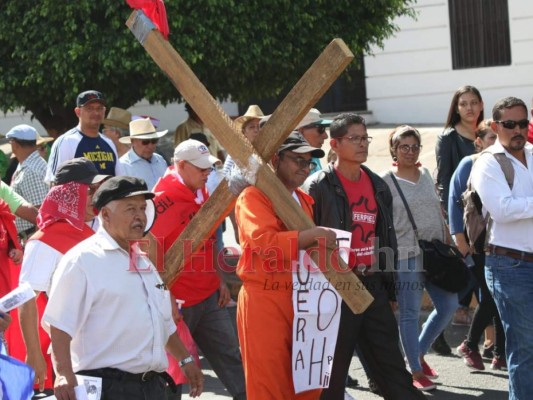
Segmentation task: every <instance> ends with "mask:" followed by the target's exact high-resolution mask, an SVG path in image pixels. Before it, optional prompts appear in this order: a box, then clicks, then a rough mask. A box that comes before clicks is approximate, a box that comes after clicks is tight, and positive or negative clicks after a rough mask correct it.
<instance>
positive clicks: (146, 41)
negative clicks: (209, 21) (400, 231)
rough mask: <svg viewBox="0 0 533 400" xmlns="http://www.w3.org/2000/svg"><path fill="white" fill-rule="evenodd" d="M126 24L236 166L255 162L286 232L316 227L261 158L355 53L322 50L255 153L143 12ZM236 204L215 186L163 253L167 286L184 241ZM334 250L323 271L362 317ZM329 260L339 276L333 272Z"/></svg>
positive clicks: (364, 298) (199, 235) (342, 48)
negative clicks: (335, 266)
mask: <svg viewBox="0 0 533 400" xmlns="http://www.w3.org/2000/svg"><path fill="white" fill-rule="evenodd" d="M126 25H127V26H128V27H129V28H130V30H131V31H132V33H133V34H134V35H135V37H136V38H137V39H138V40H139V41H140V42H141V44H142V45H143V46H144V48H145V49H146V51H147V52H148V53H149V54H150V56H151V57H152V58H153V60H154V61H155V62H156V64H157V65H158V66H159V67H160V68H161V70H162V71H163V72H164V73H165V74H166V75H167V76H168V78H169V79H170V80H171V82H172V83H173V84H174V86H175V87H176V88H177V89H178V90H179V92H180V93H181V95H182V96H183V98H184V99H185V100H186V101H187V102H188V103H189V104H190V105H191V106H192V108H193V109H194V110H195V112H196V114H198V116H200V118H201V119H202V121H203V122H204V123H205V124H206V125H207V126H208V127H209V128H210V130H211V132H212V133H213V134H214V135H215V137H216V138H217V139H218V141H219V142H220V143H221V144H222V146H223V147H224V148H225V149H226V151H227V152H228V153H229V154H230V155H231V156H232V157H233V159H234V160H235V162H236V163H237V164H238V165H239V166H244V167H247V166H249V165H250V161H251V160H252V159H253V163H255V164H258V165H259V167H258V169H257V182H256V186H257V187H258V188H259V189H261V190H262V191H263V192H264V193H265V194H266V195H267V196H268V197H269V198H270V199H272V203H273V207H274V210H275V212H276V214H277V215H278V216H279V217H280V219H281V220H282V221H283V222H284V224H285V226H286V227H287V228H288V229H289V230H298V231H301V230H305V229H309V228H312V227H313V226H315V225H314V223H313V221H311V219H310V218H309V217H308V216H307V215H306V214H305V212H304V211H303V210H302V208H301V207H300V206H299V205H298V204H297V202H296V201H295V200H294V198H293V197H292V196H291V194H290V193H289V192H288V191H287V190H286V188H285V187H284V186H283V184H282V183H281V182H280V181H279V180H278V178H277V177H276V175H275V174H274V172H273V171H272V169H271V168H270V167H269V166H268V165H267V164H266V163H265V162H264V161H263V160H267V161H268V160H269V159H270V158H271V157H272V155H273V154H274V153H275V151H276V150H277V149H278V148H279V146H280V145H281V144H282V143H283V141H284V140H285V138H286V137H287V136H288V135H289V133H290V132H291V131H292V129H293V128H294V127H295V126H296V125H297V123H298V122H299V121H300V120H301V119H302V118H303V117H304V116H305V114H306V113H307V112H308V111H309V109H310V108H311V107H312V106H313V105H314V104H315V103H316V101H317V100H318V99H319V98H320V97H321V96H322V95H323V94H324V93H325V91H326V90H327V89H328V87H329V86H330V85H331V84H332V83H333V81H334V80H335V79H336V78H337V77H338V76H339V75H340V73H341V72H342V71H343V70H344V68H345V67H346V66H347V65H348V64H349V62H350V61H351V60H352V59H353V54H352V53H351V51H350V50H349V49H348V47H347V46H346V44H345V43H344V42H343V41H342V40H341V39H335V40H333V41H332V42H331V43H330V44H329V45H328V46H327V47H326V49H325V50H324V51H323V52H322V54H321V55H320V57H319V58H318V59H317V60H316V61H315V62H314V63H313V65H312V66H311V68H309V70H308V71H307V72H306V73H305V74H304V76H303V77H302V78H301V79H300V81H298V83H297V84H296V86H295V87H294V88H293V89H292V90H291V91H290V92H289V94H288V95H287V97H286V98H285V99H284V100H283V102H282V103H281V104H280V105H279V107H278V108H277V109H276V111H275V112H274V113H273V114H272V116H271V118H270V119H269V120H268V122H267V124H266V125H265V126H264V127H263V128H262V129H261V135H259V136H258V137H257V139H256V141H255V143H254V146H255V150H256V152H254V147H253V146H252V145H251V143H250V142H249V141H248V140H247V139H246V138H245V137H244V135H242V134H241V133H240V132H238V131H237V129H236V127H235V124H234V123H233V121H232V120H231V119H230V118H229V117H228V115H226V113H225V112H224V111H223V110H222V108H221V107H220V105H219V104H218V102H217V101H216V100H215V99H214V98H213V97H212V96H211V95H210V94H209V92H208V91H207V89H206V88H205V86H204V85H203V84H202V83H201V82H200V81H199V80H198V78H197V77H196V76H195V75H194V73H193V71H192V70H191V69H190V68H189V66H188V65H187V64H186V63H185V61H184V60H183V59H182V58H181V56H180V55H179V54H178V53H177V52H176V50H174V48H173V47H172V46H171V45H170V43H169V42H168V41H166V40H165V39H164V38H163V37H162V35H161V33H160V32H159V31H158V30H157V29H156V28H155V26H154V25H153V23H152V22H151V21H150V20H149V19H148V18H147V17H146V16H145V15H144V14H143V13H142V11H139V10H136V11H134V12H133V13H132V14H131V16H130V17H129V18H128V21H127V22H126ZM253 163H252V164H253ZM274 199H275V201H274ZM234 203H235V196H234V195H233V194H231V192H230V191H229V189H228V186H227V185H225V184H220V185H218V187H217V189H216V190H215V192H214V193H213V195H212V196H211V197H210V198H209V200H208V201H207V202H206V204H204V205H203V206H202V208H201V209H200V211H199V212H198V213H197V214H196V215H195V217H194V218H193V219H192V220H191V221H190V223H189V224H188V226H187V227H186V228H185V230H184V231H183V232H182V234H181V235H180V237H179V238H178V239H177V240H176V241H175V242H174V243H173V245H172V246H171V247H170V249H169V250H168V251H167V253H166V255H165V271H164V272H163V274H162V275H163V278H164V280H165V282H166V283H167V285H170V284H172V282H173V281H174V280H175V279H176V278H177V275H178V273H179V272H180V270H181V268H182V264H183V262H184V254H183V248H184V247H183V245H184V243H185V242H188V243H189V245H192V250H196V249H198V248H199V247H200V246H201V244H202V241H203V240H204V239H205V238H207V237H209V235H211V234H212V233H213V232H214V230H215V229H216V227H217V226H218V225H219V224H220V222H221V221H222V220H223V219H224V218H225V217H226V215H227V214H228V213H229V211H230V210H231V209H232V207H233V206H234ZM149 236H150V235H149ZM150 240H151V241H152V246H155V245H156V241H155V239H154V238H153V237H152V238H150ZM334 250H335V249H331V248H328V249H326V257H325V260H326V265H325V268H324V271H323V273H324V275H325V276H326V278H327V279H328V281H329V282H330V283H331V284H332V285H333V287H335V288H336V289H337V291H338V292H339V294H340V295H341V296H342V298H343V300H344V301H345V302H346V303H347V305H348V306H349V307H350V309H351V310H352V311H353V312H354V313H361V312H363V311H364V310H365V309H366V308H367V307H368V305H369V304H370V303H371V302H372V300H373V298H372V296H371V295H370V294H369V293H368V291H367V290H366V288H365V287H364V286H363V285H362V284H361V282H360V281H359V279H358V278H357V277H356V276H355V275H354V274H353V273H352V272H351V271H350V269H349V267H348V266H347V265H346V264H345V263H344V262H343V261H342V260H341V259H340V258H338V260H337V252H335V251H334ZM311 258H312V259H313V260H314V261H315V263H316V264H317V265H320V266H321V267H324V266H323V265H321V264H323V263H321V262H319V259H318V258H319V257H318V254H316V252H313V253H312V254H311ZM332 259H333V260H335V261H336V265H337V268H338V267H339V266H340V269H341V270H342V272H341V271H337V270H335V269H333V268H332V263H331V260H332Z"/></svg>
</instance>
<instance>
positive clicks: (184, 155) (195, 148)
mask: <svg viewBox="0 0 533 400" xmlns="http://www.w3.org/2000/svg"><path fill="white" fill-rule="evenodd" d="M180 160H184V161H189V162H190V163H191V164H193V165H195V166H196V167H198V168H211V167H212V166H213V164H222V162H221V161H220V160H219V159H218V158H216V157H215V156H212V155H211V153H209V149H208V148H207V146H206V145H205V144H203V143H202V142H199V141H198V140H193V139H188V140H185V141H183V142H181V143H180V144H178V145H177V146H176V149H175V150H174V161H180Z"/></svg>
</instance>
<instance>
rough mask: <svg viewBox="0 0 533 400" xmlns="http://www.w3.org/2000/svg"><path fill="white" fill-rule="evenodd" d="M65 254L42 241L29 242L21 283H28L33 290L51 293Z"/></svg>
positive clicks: (23, 260)
mask: <svg viewBox="0 0 533 400" xmlns="http://www.w3.org/2000/svg"><path fill="white" fill-rule="evenodd" d="M61 257H63V254H62V253H60V252H59V251H57V250H56V249H54V248H53V247H50V246H49V245H47V244H46V243H43V242H41V241H40V240H29V241H28V242H27V243H26V248H25V249H24V258H23V259H22V268H21V270H20V277H19V282H20V283H23V282H28V283H29V284H30V286H31V288H32V289H33V290H36V291H39V292H46V293H49V292H50V286H51V285H52V275H53V274H54V271H55V270H56V267H57V265H58V264H59V261H60V260H61Z"/></svg>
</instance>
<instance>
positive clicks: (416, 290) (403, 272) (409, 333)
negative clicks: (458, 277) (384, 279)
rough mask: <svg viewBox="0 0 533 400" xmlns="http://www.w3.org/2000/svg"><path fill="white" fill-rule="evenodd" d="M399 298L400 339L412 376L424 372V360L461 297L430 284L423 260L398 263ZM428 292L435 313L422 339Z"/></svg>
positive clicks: (397, 282) (397, 286)
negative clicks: (421, 323)
mask: <svg viewBox="0 0 533 400" xmlns="http://www.w3.org/2000/svg"><path fill="white" fill-rule="evenodd" d="M397 267H398V269H397V272H396V297H397V300H398V306H399V309H400V339H401V342H402V347H403V351H404V353H405V356H406V357H407V362H408V363H409V366H410V367H411V372H416V371H421V370H422V366H421V364H420V357H421V356H423V355H424V354H426V353H427V351H428V350H429V347H430V346H431V343H433V341H434V340H435V339H436V338H437V336H439V335H440V333H441V332H442V331H443V330H444V328H446V325H448V323H449V322H450V320H451V319H452V317H453V314H454V313H455V310H456V309H457V306H458V299H457V293H451V292H447V291H446V290H444V289H441V288H439V287H437V286H435V285H433V284H432V283H430V282H427V281H426V276H425V274H424V272H422V257H421V256H417V257H412V258H407V259H404V260H398V264H397ZM424 289H426V290H427V292H428V293H429V296H430V297H431V300H432V301H433V304H434V305H435V309H434V310H433V311H432V312H431V314H430V315H429V317H428V319H427V321H426V323H425V325H424V327H423V329H422V332H421V333H420V336H419V335H418V327H419V321H420V307H421V305H422V295H423V294H424Z"/></svg>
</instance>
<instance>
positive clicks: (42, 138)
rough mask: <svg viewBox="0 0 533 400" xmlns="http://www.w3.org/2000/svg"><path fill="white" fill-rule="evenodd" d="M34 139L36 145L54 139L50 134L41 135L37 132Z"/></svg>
mask: <svg viewBox="0 0 533 400" xmlns="http://www.w3.org/2000/svg"><path fill="white" fill-rule="evenodd" d="M35 139H36V141H37V143H36V144H37V146H40V145H43V144H45V143H48V142H51V141H53V140H54V138H53V137H51V136H41V135H39V134H37V137H36V138H35Z"/></svg>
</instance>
